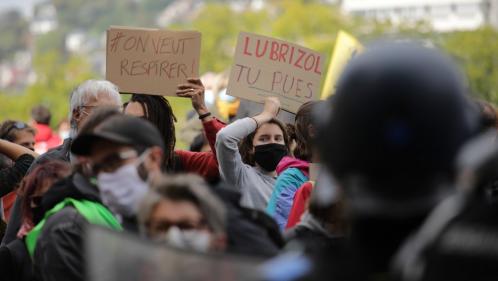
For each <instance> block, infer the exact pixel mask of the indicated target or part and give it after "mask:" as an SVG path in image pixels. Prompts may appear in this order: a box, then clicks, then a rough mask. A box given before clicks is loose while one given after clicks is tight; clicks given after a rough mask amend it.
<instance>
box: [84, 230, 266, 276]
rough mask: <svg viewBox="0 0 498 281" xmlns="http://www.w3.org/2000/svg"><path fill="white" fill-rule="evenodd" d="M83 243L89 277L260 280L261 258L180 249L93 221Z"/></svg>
mask: <svg viewBox="0 0 498 281" xmlns="http://www.w3.org/2000/svg"><path fill="white" fill-rule="evenodd" d="M85 247H86V248H85V253H86V261H87V265H86V266H87V276H88V279H87V280H92V281H137V280H171V281H194V280H195V281H198V280H200V281H202V280H206V281H211V280H226V281H235V280H242V281H244V280H246V281H249V280H263V279H262V278H261V277H260V276H259V275H260V273H259V272H258V268H259V267H260V265H262V264H263V262H264V261H263V260H260V259H254V258H249V257H242V256H232V255H225V254H208V253H199V252H193V251H187V250H181V249H177V248H172V247H168V246H167V245H165V243H157V242H152V241H147V240H144V239H140V238H139V237H138V236H134V235H132V234H129V233H123V232H121V233H119V232H114V231H111V230H109V229H107V228H103V227H100V226H96V225H89V226H88V231H86V237H85Z"/></svg>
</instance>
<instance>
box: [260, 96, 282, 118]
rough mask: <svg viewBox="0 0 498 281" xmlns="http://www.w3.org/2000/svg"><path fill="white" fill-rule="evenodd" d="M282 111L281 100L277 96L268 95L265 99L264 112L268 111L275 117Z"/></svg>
mask: <svg viewBox="0 0 498 281" xmlns="http://www.w3.org/2000/svg"><path fill="white" fill-rule="evenodd" d="M279 111H280V100H279V99H278V98H277V97H268V98H266V99H265V104H264V107H263V113H267V114H268V115H270V116H271V118H275V117H277V115H278V112H279Z"/></svg>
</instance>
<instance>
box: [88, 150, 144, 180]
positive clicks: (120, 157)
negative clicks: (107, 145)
mask: <svg viewBox="0 0 498 281" xmlns="http://www.w3.org/2000/svg"><path fill="white" fill-rule="evenodd" d="M137 157H138V153H137V152H136V151H135V150H131V149H130V150H126V151H121V152H117V153H112V154H110V155H108V156H106V157H105V158H104V159H102V160H101V161H100V162H99V163H93V164H92V172H93V174H94V175H97V174H98V173H100V172H104V173H109V172H112V171H115V170H116V169H117V168H119V167H120V166H121V165H122V164H123V162H124V161H126V160H128V159H132V158H137Z"/></svg>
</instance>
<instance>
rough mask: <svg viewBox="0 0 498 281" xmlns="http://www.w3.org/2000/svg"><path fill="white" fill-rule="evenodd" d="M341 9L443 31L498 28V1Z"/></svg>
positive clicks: (374, 0)
mask: <svg viewBox="0 0 498 281" xmlns="http://www.w3.org/2000/svg"><path fill="white" fill-rule="evenodd" d="M341 9H342V10H343V11H345V12H346V13H350V14H354V15H358V16H363V17H367V18H373V19H377V20H380V21H386V20H390V21H391V22H392V23H394V24H399V23H406V24H414V23H416V22H420V21H425V22H428V23H429V24H431V25H432V27H433V28H434V30H436V31H440V32H446V31H454V30H472V29H476V28H479V27H480V26H483V25H485V24H491V25H493V26H494V27H495V28H498V0H343V1H342V2H341Z"/></svg>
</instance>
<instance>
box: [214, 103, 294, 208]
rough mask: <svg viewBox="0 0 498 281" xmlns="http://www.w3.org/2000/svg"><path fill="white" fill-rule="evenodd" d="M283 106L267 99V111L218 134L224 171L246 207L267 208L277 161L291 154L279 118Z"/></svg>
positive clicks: (218, 153)
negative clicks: (277, 117)
mask: <svg viewBox="0 0 498 281" xmlns="http://www.w3.org/2000/svg"><path fill="white" fill-rule="evenodd" d="M279 109H280V101H279V100H278V99H277V98H267V99H266V100H265V105H264V109H263V112H261V113H260V114H258V115H256V116H254V117H252V118H249V117H248V118H243V119H240V120H237V121H235V122H233V123H232V124H230V125H228V126H227V127H225V128H224V129H222V130H221V131H220V132H219V133H218V135H217V137H216V154H217V158H218V164H219V168H220V174H221V176H222V178H223V179H224V180H225V181H226V182H227V183H228V185H229V186H233V187H234V188H238V190H239V191H240V193H241V194H242V198H241V204H242V206H244V207H248V208H254V209H259V210H264V209H265V207H266V205H267V204H268V200H269V199H270V195H271V193H272V190H273V186H274V185H275V178H276V176H277V173H276V172H275V169H276V167H277V164H278V163H279V162H280V160H281V159H282V158H283V157H284V156H286V155H288V154H289V140H288V139H289V138H288V135H287V132H286V130H285V127H284V125H283V124H282V123H281V122H280V121H278V120H277V119H275V117H276V116H277V114H278V111H279ZM239 144H240V148H239Z"/></svg>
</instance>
